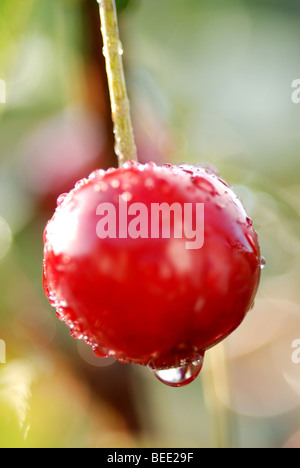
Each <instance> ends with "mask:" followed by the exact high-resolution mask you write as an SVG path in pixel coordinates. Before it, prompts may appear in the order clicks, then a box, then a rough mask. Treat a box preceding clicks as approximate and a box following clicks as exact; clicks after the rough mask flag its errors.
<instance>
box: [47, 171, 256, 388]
mask: <svg viewBox="0 0 300 468" xmlns="http://www.w3.org/2000/svg"><path fill="white" fill-rule="evenodd" d="M104 203H105V205H104ZM135 203H139V204H140V205H139V206H141V205H143V207H145V208H144V211H143V210H142V211H143V212H142V211H131V212H130V210H129V212H127V218H126V216H125V214H124V213H125V211H124V207H127V208H128V209H129V207H130V206H131V207H132V208H131V209H133V207H134V206H135V207H137V206H138V205H133V204H135ZM162 203H165V205H164V206H165V207H170V206H172V204H177V205H176V206H177V207H178V206H179V207H181V208H182V210H181V212H180V210H179V211H176V210H175V211H174V213H175V214H174V219H173V218H172V216H171V218H170V217H169V218H168V216H164V217H163V218H162V219H161V220H160V223H159V224H160V229H161V230H160V231H159V235H157V232H158V231H157V227H158V226H157V225H155V226H154V228H153V229H154V231H153V232H155V233H156V234H155V235H156V237H155V236H153V235H151V234H153V232H152V231H151V229H150V227H152V225H151V223H152V218H151V216H152V215H151V213H152V211H151V209H152V208H153V206H154V205H153V204H162ZM155 206H157V205H155ZM186 206H188V207H189V208H190V209H191V211H188V210H187V211H186V212H185V211H184V209H185V207H186ZM201 206H202V207H204V208H203V210H204V211H201V209H200V208H199V210H198V208H197V207H201ZM99 207H100V208H99ZM109 207H110V208H111V211H110V212H109ZM191 207H192V208H191ZM105 209H106V211H105ZM122 210H123V211H122ZM121 212H122V213H121ZM109 213H110V214H109ZM120 213H121V215H120ZM145 213H147V216H146V214H145ZM185 213H186V214H188V213H190V214H191V213H192V215H193V216H192V219H193V226H186V222H187V221H186V219H187V218H184V214H185ZM114 214H115V215H116V219H113V217H114ZM203 214H204V217H203ZM134 215H135V216H134ZM170 219H171V224H172V221H174V223H173V224H172V226H173V227H172V229H171V230H170V232H169V233H168V231H164V229H165V228H167V227H168V226H167V223H169V224H170ZM178 226H179V227H180V226H181V227H182V236H181V237H180V235H179V234H180V232H178V229H177V228H178ZM147 227H148V230H147ZM185 227H188V228H189V229H187V230H185V229H184V228H185ZM100 228H101V229H102V231H101V229H100ZM104 228H105V229H106V231H105V229H104ZM176 229H177V231H176ZM201 229H203V234H204V238H202V239H201V236H200V234H199V233H200V231H201ZM99 231H101V232H99ZM105 232H106V234H107V236H108V237H106V238H100V237H101V236H102V237H105ZM163 232H165V234H163ZM192 232H194V234H195V233H198V234H199V239H198V245H196V243H195V244H190V243H191V242H192V237H191V233H192ZM103 233H104V234H103ZM99 234H100V237H99ZM132 234H133V235H132ZM168 234H169V235H168ZM139 235H140V237H139ZM195 236H196V234H195ZM195 239H196V237H195ZM195 239H194V241H195ZM44 242H45V251H44V256H45V257H44V289H45V293H46V295H47V296H48V298H49V300H50V302H51V304H52V305H53V306H54V307H55V308H56V310H57V315H58V317H59V318H60V319H61V320H63V321H64V322H65V323H66V324H67V325H68V326H69V328H70V330H71V334H72V335H73V336H74V337H75V338H79V339H84V340H85V341H86V342H87V343H89V344H90V345H91V346H92V347H93V349H94V352H95V353H96V354H97V355H99V356H101V357H105V356H113V357H115V358H116V359H119V360H121V361H123V362H124V361H125V362H132V363H137V364H141V365H144V366H147V365H149V367H150V368H151V369H152V370H153V371H154V372H155V373H156V375H157V377H158V378H159V379H160V380H162V381H164V382H165V383H168V384H169V385H173V386H181V385H184V384H186V383H189V382H191V381H192V380H194V378H195V377H196V376H197V375H198V373H199V372H200V370H201V367H202V362H203V356H204V353H205V350H206V349H208V348H209V347H211V346H213V345H215V344H217V343H218V342H220V341H221V340H223V339H224V338H225V337H226V336H228V335H229V334H230V333H231V332H233V331H234V330H235V329H236V328H237V327H238V326H239V324H240V323H241V322H242V320H243V319H244V317H245V315H246V314H247V312H248V311H249V310H250V308H251V306H252V304H253V301H254V298H255V294H256V291H257V288H258V284H259V280H260V271H261V266H260V263H261V257H260V249H259V244H258V238H257V234H256V232H255V230H254V228H253V226H252V223H251V222H249V218H248V217H247V214H246V212H245V210H244V208H243V206H242V204H241V202H240V201H239V200H238V198H237V197H236V195H235V194H234V192H233V191H232V189H231V188H230V187H229V186H228V185H227V184H226V182H224V181H223V180H222V179H221V178H220V177H219V176H218V175H217V174H215V173H214V172H213V171H212V170H210V169H205V168H201V167H193V166H187V165H184V166H180V167H175V166H172V165H165V166H164V167H158V166H156V165H155V164H153V163H152V164H151V163H150V164H146V165H142V164H138V163H125V164H124V166H123V167H121V168H119V169H110V170H108V171H106V172H105V171H103V170H99V171H95V172H94V173H92V174H91V175H90V177H89V178H88V179H85V180H82V181H80V182H79V183H78V184H77V185H76V187H75V188H74V190H72V191H71V192H70V193H69V194H66V195H63V196H62V197H60V199H59V206H58V208H57V210H56V212H55V214H54V216H53V218H52V219H51V220H50V221H49V223H48V225H47V227H46V230H45V235H44ZM202 244H203V245H202ZM191 245H193V247H191ZM188 246H189V247H188ZM168 370H169V372H167V371H168Z"/></svg>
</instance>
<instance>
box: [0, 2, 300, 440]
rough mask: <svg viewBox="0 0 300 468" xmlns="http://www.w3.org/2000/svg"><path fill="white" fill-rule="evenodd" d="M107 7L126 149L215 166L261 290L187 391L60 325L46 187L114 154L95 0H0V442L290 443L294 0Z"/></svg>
mask: <svg viewBox="0 0 300 468" xmlns="http://www.w3.org/2000/svg"><path fill="white" fill-rule="evenodd" d="M118 10H119V23H120V32H121V37H122V42H123V48H124V63H125V67H126V68H125V69H126V78H127V85H128V91H129V95H130V101H131V109H132V116H133V122H134V128H135V134H136V141H137V146H138V150H139V158H140V160H141V161H148V160H155V161H156V162H157V163H158V164H161V163H163V162H172V163H179V162H183V161H185V162H188V163H201V162H206V163H209V164H212V165H214V166H216V167H217V168H218V170H219V172H220V173H221V175H222V176H223V177H224V178H225V179H227V181H228V182H229V183H230V184H232V185H233V187H234V188H235V190H236V192H237V193H238V194H239V196H240V198H241V199H242V200H243V202H244V204H245V206H246V208H247V210H248V213H249V215H250V216H251V217H253V219H254V223H255V227H256V230H257V231H258V233H259V236H260V243H261V248H262V253H263V255H264V257H265V258H266V262H267V263H266V267H265V269H264V270H263V275H262V282H261V287H260V290H259V293H258V296H257V300H256V303H255V307H254V309H253V310H252V311H251V313H249V315H248V316H247V318H246V320H245V322H244V323H243V325H242V326H241V327H240V328H239V329H238V330H237V331H236V332H235V333H234V334H233V335H232V336H231V337H230V338H229V339H227V340H226V341H225V342H224V343H223V344H222V345H219V346H218V347H216V348H215V349H213V350H211V351H210V352H209V353H207V360H206V363H205V366H204V369H203V371H202V373H201V377H200V378H199V379H197V380H196V381H195V382H194V383H193V384H191V385H190V386H188V387H185V388H181V389H172V388H168V387H166V386H163V385H162V384H161V383H160V382H158V381H157V380H156V379H154V377H153V376H152V375H151V374H150V372H149V371H148V370H147V369H145V368H142V367H138V366H130V365H122V364H119V363H116V362H115V363H114V362H111V361H109V360H105V361H103V360H101V359H97V358H95V357H94V356H93V355H92V352H91V351H90V349H89V348H88V347H87V345H85V344H84V343H81V342H77V341H75V340H74V339H72V338H71V337H70V335H69V332H68V330H67V328H66V327H65V325H64V324H62V323H61V322H58V320H57V319H56V316H55V311H54V310H53V309H52V308H51V307H50V306H49V304H48V301H47V299H46V297H45V296H44V293H43V289H42V278H41V272H42V259H43V239H42V236H43V229H44V227H45V224H46V222H47V220H48V219H49V218H50V217H51V216H52V213H53V210H54V208H55V201H56V197H57V196H58V195H59V194H60V193H62V192H65V191H68V190H69V189H70V188H71V187H72V186H73V184H74V182H75V181H76V180H78V179H80V178H82V177H84V176H86V175H88V174H89V173H90V172H91V171H92V170H93V169H96V168H97V167H103V168H107V167H109V166H112V165H116V158H115V155H114V144H113V138H112V125H111V119H110V109H109V99H108V94H107V84H106V77H105V69H104V62H103V57H102V54H101V49H102V45H101V37H100V29H99V17H98V5H97V2H96V0H51V2H50V1H48V0H26V1H21V0H0V291H1V294H0V339H1V340H3V341H4V342H5V344H6V352H5V353H3V350H2V354H1V355H0V360H2V361H3V360H4V355H5V358H6V359H5V360H6V363H1V364H0V447H182V448H183V447H240V448H246V447H290V448H292V447H293V448H294V447H300V422H299V421H300V363H299V364H297V363H295V362H293V360H292V352H293V348H292V343H293V341H294V340H296V339H300V302H299V299H300V292H299V291H300V290H299V277H300V262H299V258H300V256H299V254H300V236H299V234H300V156H299V146H300V104H299V105H297V104H294V103H293V102H292V99H291V95H292V82H293V80H295V79H297V78H300V32H299V31H300V1H299V0H260V1H258V0H234V1H233V0H226V1H224V0H214V1H209V0H123V1H119V2H118ZM3 341H2V345H3ZM0 343H1V342H0ZM1 357H2V359H1Z"/></svg>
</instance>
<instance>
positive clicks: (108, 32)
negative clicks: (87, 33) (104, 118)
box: [98, 0, 138, 166]
mask: <svg viewBox="0 0 300 468" xmlns="http://www.w3.org/2000/svg"><path fill="white" fill-rule="evenodd" d="M98 3H99V8H100V19H101V32H102V37H103V44H104V47H103V53H104V56H105V61H106V73H107V79H108V86H109V93H110V101H111V111H112V119H113V124H114V134H115V151H116V154H117V156H118V160H119V166H121V165H122V164H123V163H124V162H125V161H132V160H134V161H137V160H138V158H137V150H136V145H135V141H134V133H133V128H132V123H131V117H130V104H129V99H128V95H127V90H126V83H125V75H124V68H123V60H122V55H123V50H122V45H121V42H120V38H119V28H118V20H117V11H116V5H115V0H98Z"/></svg>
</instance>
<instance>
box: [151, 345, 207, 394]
mask: <svg viewBox="0 0 300 468" xmlns="http://www.w3.org/2000/svg"><path fill="white" fill-rule="evenodd" d="M203 359H204V353H203V354H202V355H200V356H199V358H198V359H197V360H196V361H192V362H189V361H186V362H184V361H183V362H182V363H181V365H180V366H178V367H170V368H166V369H156V368H155V366H154V365H153V364H150V365H149V368H150V370H151V372H153V374H154V375H155V377H156V378H157V379H158V380H159V381H160V382H162V383H164V384H165V385H168V386H169V387H183V386H185V385H188V384H190V383H191V382H193V380H195V379H196V378H197V377H198V375H199V373H200V371H201V369H202V366H203Z"/></svg>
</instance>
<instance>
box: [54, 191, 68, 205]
mask: <svg viewBox="0 0 300 468" xmlns="http://www.w3.org/2000/svg"><path fill="white" fill-rule="evenodd" d="M67 195H68V194H67V193H63V194H61V195H60V196H59V197H58V199H57V201H56V204H57V206H60V205H61V204H62V202H63V201H64V199H65V198H66V196H67Z"/></svg>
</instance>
